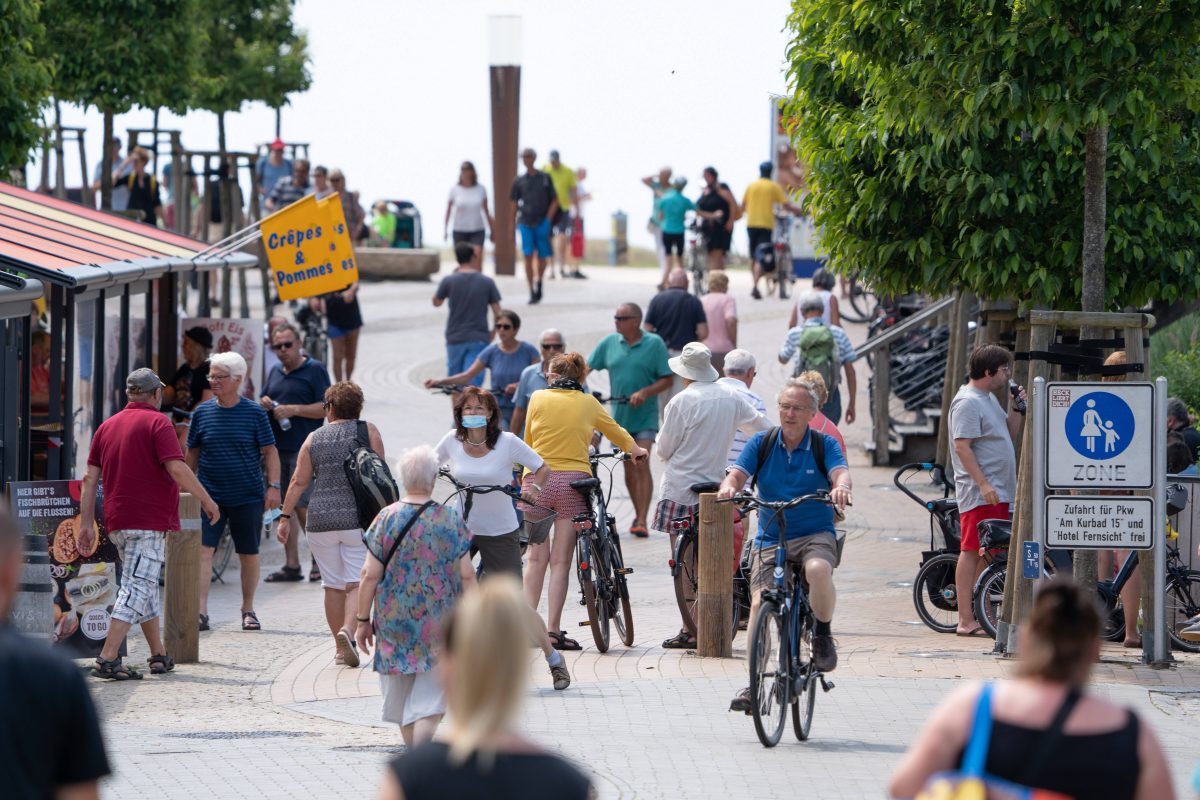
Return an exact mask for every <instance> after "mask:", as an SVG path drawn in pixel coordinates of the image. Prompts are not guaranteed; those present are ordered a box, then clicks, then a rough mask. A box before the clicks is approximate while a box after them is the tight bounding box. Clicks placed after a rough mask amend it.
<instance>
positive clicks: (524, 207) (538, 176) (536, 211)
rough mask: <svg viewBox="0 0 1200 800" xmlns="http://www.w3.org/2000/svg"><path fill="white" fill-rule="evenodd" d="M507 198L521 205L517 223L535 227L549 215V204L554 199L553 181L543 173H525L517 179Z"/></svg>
mask: <svg viewBox="0 0 1200 800" xmlns="http://www.w3.org/2000/svg"><path fill="white" fill-rule="evenodd" d="M509 197H510V198H511V199H512V200H513V202H519V203H520V204H521V213H520V214H519V215H518V216H517V222H519V223H520V224H522V225H528V226H529V227H536V226H538V225H541V224H542V222H544V221H545V219H546V215H547V214H548V213H550V203H551V201H552V200H554V198H555V197H556V195H555V194H554V181H552V180H550V176H549V175H547V174H546V173H544V172H535V173H533V174H532V175H531V174H529V173H528V172H526V173H524V174H522V175H520V176H518V177H517V180H516V181H515V182H514V183H513V187H512V192H511V193H510V194H509Z"/></svg>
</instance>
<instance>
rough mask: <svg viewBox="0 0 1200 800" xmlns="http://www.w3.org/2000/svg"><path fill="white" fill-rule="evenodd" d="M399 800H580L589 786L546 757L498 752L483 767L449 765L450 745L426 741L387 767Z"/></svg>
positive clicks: (472, 760) (560, 761)
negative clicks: (401, 794)
mask: <svg viewBox="0 0 1200 800" xmlns="http://www.w3.org/2000/svg"><path fill="white" fill-rule="evenodd" d="M391 768H392V772H393V773H394V774H395V775H396V779H397V780H398V781H400V788H401V789H402V790H403V791H404V797H405V800H426V798H429V799H430V800H446V798H454V800H586V798H587V797H588V789H589V787H590V786H591V782H590V781H589V780H588V778H587V776H586V775H584V774H583V773H582V772H580V771H579V770H578V769H576V768H575V767H574V766H572V765H571V764H570V763H568V762H567V761H565V760H564V759H561V758H559V757H557V756H552V755H550V754H548V753H519V754H518V753H499V754H497V755H496V758H495V760H494V761H493V762H491V763H490V764H489V766H488V768H486V769H485V768H484V767H482V766H481V765H480V763H479V759H478V758H476V757H475V756H472V757H471V758H469V759H467V762H466V763H465V764H463V765H462V766H455V765H452V764H451V763H450V746H449V745H448V744H446V743H445V742H429V743H428V744H423V745H421V746H419V747H416V748H414V749H413V750H412V751H411V752H409V753H408V754H407V755H404V756H401V757H400V758H397V759H395V760H393V761H392V762H391Z"/></svg>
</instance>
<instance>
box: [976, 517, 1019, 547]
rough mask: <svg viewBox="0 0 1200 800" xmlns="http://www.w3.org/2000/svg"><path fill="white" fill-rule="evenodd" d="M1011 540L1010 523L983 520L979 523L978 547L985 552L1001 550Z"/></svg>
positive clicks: (1003, 520)
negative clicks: (985, 550)
mask: <svg viewBox="0 0 1200 800" xmlns="http://www.w3.org/2000/svg"><path fill="white" fill-rule="evenodd" d="M1010 538H1012V521H1011V520H1007V519H985V520H980V522H979V546H980V547H983V548H985V549H987V550H1002V549H1004V548H1007V547H1008V540H1009V539H1010Z"/></svg>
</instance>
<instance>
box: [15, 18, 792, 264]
mask: <svg viewBox="0 0 1200 800" xmlns="http://www.w3.org/2000/svg"><path fill="white" fill-rule="evenodd" d="M788 9H789V3H788V2H787V0H754V2H750V3H730V2H727V1H725V2H714V1H713V0H690V1H689V2H678V1H677V0H660V2H655V3H646V2H630V1H629V0H609V1H608V2H603V3H586V4H585V3H571V2H563V0H556V2H541V1H540V0H510V2H507V3H497V2H484V1H483V0H450V1H449V2H422V3H415V2H411V0H405V1H404V2H397V1H396V0H392V2H386V0H353V2H332V1H331V0H302V1H301V2H300V3H299V4H298V6H297V10H296V21H297V24H298V25H299V26H300V27H302V28H304V29H306V30H307V31H308V36H309V48H310V53H311V56H312V67H311V69H312V75H313V84H312V88H311V89H310V90H309V91H308V92H306V93H304V94H302V95H298V96H296V97H294V98H293V100H292V105H291V106H290V107H288V108H285V109H284V112H283V138H284V139H285V140H287V141H301V142H308V143H310V144H311V146H312V151H311V153H312V160H313V162H314V163H317V164H324V165H326V166H329V167H340V168H341V169H342V170H343V171H344V172H345V173H346V176H347V183H348V185H349V186H350V188H351V189H357V190H359V191H360V192H361V194H362V199H363V203H364V205H369V204H370V202H371V201H372V200H374V199H376V198H381V197H387V198H390V199H401V198H403V199H409V200H412V201H414V202H415V203H416V204H417V206H418V208H419V209H420V211H421V214H422V217H423V220H424V223H425V227H426V232H427V233H426V237H427V241H430V243H435V242H437V241H439V240H440V239H441V232H442V218H443V215H444V214H445V206H446V196H447V193H448V192H449V190H450V187H451V186H452V185H453V183H454V181H455V180H456V179H457V173H458V165H459V162H460V161H461V160H463V159H469V160H472V161H474V162H475V165H476V167H477V168H478V169H479V173H480V178H481V180H482V181H483V182H484V183H485V185H487V188H488V191H489V194H491V193H493V188H492V186H491V164H492V156H491V133H490V124H491V119H490V106H489V102H490V101H489V92H488V43H487V28H488V16H489V14H501V13H513V14H519V15H521V17H522V20H523V22H522V25H523V45H522V76H521V137H520V138H521V143H522V145H523V146H524V145H528V146H531V147H533V148H535V149H536V150H537V151H538V153H539V162H541V161H542V160H543V157H544V155H545V154H546V153H547V152H548V151H549V150H550V148H558V149H559V150H560V151H561V153H562V159H563V161H564V162H565V163H566V164H568V165H569V166H572V167H577V166H580V165H583V166H586V167H587V168H588V172H589V173H590V178H589V184H590V185H589V190H590V191H591V192H592V194H593V195H594V198H595V201H594V202H593V203H592V204H591V206H590V208H589V209H588V210H587V226H588V236H589V238H607V236H608V232H609V228H610V223H609V218H610V215H611V214H612V213H613V212H614V211H617V210H618V209H620V210H623V211H625V212H627V213H628V214H629V215H630V225H629V231H630V239H631V241H632V243H633V244H640V245H646V244H648V243H649V236H648V235H647V234H646V231H645V221H646V219H647V218H648V216H649V212H650V205H651V197H650V193H649V191H648V190H646V189H645V188H644V187H642V186H641V184H640V182H639V179H640V178H641V177H642V176H644V175H647V174H649V173H651V172H654V171H656V170H657V169H658V167H659V166H661V165H663V164H669V165H670V166H672V167H674V168H675V170H676V173H677V174H683V175H685V176H687V178H688V180H689V187H688V194H689V195H692V196H694V195H695V190H696V189H697V187H698V186H699V185H700V180H701V179H700V172H701V170H702V169H703V168H704V167H705V166H706V165H708V164H712V165H713V166H715V167H716V168H717V169H718V170H719V171H720V173H721V178H722V180H725V181H727V182H728V183H729V184H730V186H731V187H732V188H733V190H734V192H735V194H737V195H738V196H739V197H740V195H741V192H742V190H743V189H744V188H745V186H746V184H747V183H748V182H749V181H750V180H752V179H753V178H755V177H757V164H758V163H759V162H760V161H762V160H764V159H766V158H768V157H769V155H770V152H769V151H770V147H769V136H770V107H769V98H770V96H771V95H772V94H779V93H782V92H783V91H784V90H785V88H786V78H785V74H784V63H783V58H784V52H785V50H786V47H787V37H786V35H785V33H784V31H783V26H784V23H785V21H786V17H787V13H788ZM150 121H151V115H150V112H148V111H141V110H135V111H133V112H131V113H129V114H125V115H123V116H121V117H118V118H117V121H116V130H117V131H118V132H119V133H121V134H122V135H123V134H124V131H125V129H127V128H129V127H150ZM64 123H65V124H69V125H79V124H82V125H85V126H87V128H88V135H87V145H88V156H89V158H91V159H92V160H93V162H94V161H95V160H96V159H97V158H98V156H99V154H100V150H99V146H100V139H101V125H102V121H101V118H100V115H99V114H97V113H96V112H95V111H94V110H89V111H87V112H84V111H81V110H79V109H66V110H65V111H64ZM160 125H161V126H162V127H176V128H179V129H181V130H182V131H183V141H184V144H185V146H188V147H193V148H196V149H216V118H215V116H214V115H213V114H209V113H206V112H193V113H191V114H188V115H187V116H186V118H177V117H174V116H173V115H170V114H166V113H164V114H163V115H161V121H160ZM227 131H228V138H229V146H230V147H231V148H233V149H251V148H253V147H254V146H255V145H257V144H259V143H263V142H267V141H269V140H270V139H271V138H273V133H274V113H273V112H272V111H271V110H270V109H268V108H265V107H263V106H261V105H260V104H254V105H248V106H246V107H245V108H244V109H243V111H242V112H241V113H240V114H236V115H231V116H230V118H229V119H228V122H227ZM69 163H70V165H71V166H74V163H73V162H69ZM90 166H91V165H89V168H90ZM31 175H34V176H36V172H35V171H32V170H31ZM68 175H69V176H73V175H75V171H74V170H72V171H71V172H69V173H68ZM69 183H71V184H72V185H77V183H78V179H77V177H75V178H72V179H71V180H69ZM506 190H507V187H502V188H501V191H502V192H503V191H506ZM743 238H744V235H742V234H741V233H740V231H739V235H738V236H737V237H736V239H735V244H736V246H737V249H739V250H744V249H745V246H744V242H743V241H742V239H743Z"/></svg>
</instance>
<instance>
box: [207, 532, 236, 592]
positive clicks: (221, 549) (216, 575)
mask: <svg viewBox="0 0 1200 800" xmlns="http://www.w3.org/2000/svg"><path fill="white" fill-rule="evenodd" d="M231 558H233V537H232V536H230V535H229V534H226V535H224V536H222V537H221V541H220V542H218V543H217V550H216V552H215V553H213V567H212V573H213V574H212V580H213V581H222V583H224V581H223V580H222V578H221V576H222V575H224V574H225V569H226V568H227V567H228V566H229V559H231Z"/></svg>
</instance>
